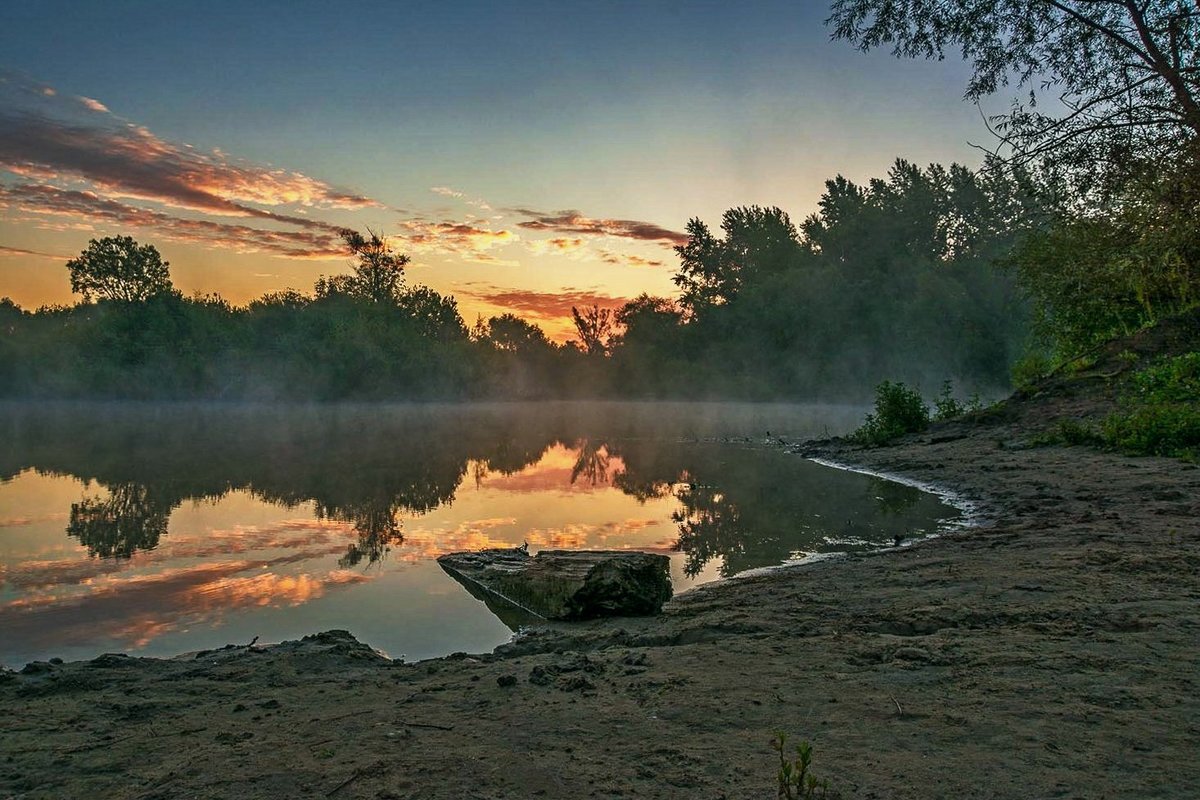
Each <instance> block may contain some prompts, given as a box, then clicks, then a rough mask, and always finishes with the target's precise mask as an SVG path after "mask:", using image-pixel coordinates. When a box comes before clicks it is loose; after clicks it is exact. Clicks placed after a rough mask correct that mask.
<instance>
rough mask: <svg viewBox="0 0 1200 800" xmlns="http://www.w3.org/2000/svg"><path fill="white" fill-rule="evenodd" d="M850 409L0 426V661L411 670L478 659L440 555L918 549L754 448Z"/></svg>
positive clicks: (844, 425)
mask: <svg viewBox="0 0 1200 800" xmlns="http://www.w3.org/2000/svg"><path fill="white" fill-rule="evenodd" d="M862 413H863V410H862V409H859V408H853V407H845V406H817V405H808V406H798V405H784V404H728V403H615V402H600V403H528V404H481V405H399V404H397V405H391V404H386V405H325V406H294V407H282V408H281V407H277V406H271V407H267V406H254V405H141V404H104V405H94V404H88V405H80V404H59V405H49V406H30V405H10V406H7V407H3V408H2V409H0V435H2V438H3V441H4V442H5V443H6V444H5V447H4V448H3V450H2V451H0V663H5V664H9V665H19V664H21V663H24V662H25V661H28V660H30V659H34V658H48V657H51V656H61V657H65V658H86V657H91V656H94V655H96V654H98V653H100V652H104V651H113V650H121V651H135V652H138V653H141V654H151V655H173V654H177V653H180V652H185V651H189V650H196V649H201V648H205V647H215V646H220V645H223V644H226V643H229V642H247V641H250V640H251V639H252V638H254V637H255V636H259V637H260V638H261V640H262V641H267V642H269V641H278V640H281V639H284V638H294V637H298V636H302V635H305V634H307V633H312V632H314V631H317V630H324V629H329V628H346V629H349V630H350V631H352V632H353V633H354V634H355V635H357V636H359V637H360V638H361V639H363V640H364V641H367V642H369V643H371V644H372V645H374V646H376V647H379V648H381V649H382V650H384V651H385V652H388V653H389V654H390V655H393V656H396V657H399V656H405V657H407V658H409V659H413V658H424V657H429V656H434V655H440V654H446V653H449V652H454V651H458V650H467V651H486V650H488V649H490V648H492V647H494V646H495V645H497V644H500V643H501V642H503V641H505V640H507V639H508V638H509V637H510V636H511V633H512V630H511V629H512V628H513V627H515V626H516V625H517V624H519V623H520V622H521V621H520V620H513V619H503V620H502V619H499V618H497V617H496V616H494V615H493V614H492V613H491V612H490V611H488V609H487V608H486V607H485V606H484V605H483V604H482V603H480V602H479V601H477V600H475V599H474V598H472V597H471V596H470V595H469V594H467V593H466V592H465V591H464V590H463V589H462V587H460V586H459V585H458V584H457V583H455V582H454V581H453V580H452V579H450V578H449V577H448V576H447V575H445V574H444V573H443V572H442V571H441V569H440V568H438V566H437V565H436V562H435V561H434V559H435V558H436V556H438V555H440V554H442V553H446V552H452V551H455V550H474V549H479V548H483V547H510V546H516V545H519V544H522V543H523V542H525V543H528V544H529V545H530V548H531V550H534V551H536V550H539V549H563V548H566V549H631V550H643V551H651V552H662V553H666V554H668V555H670V557H671V559H672V579H673V582H674V585H675V590H676V592H679V591H684V590H686V589H687V588H689V587H690V586H693V585H695V584H697V583H700V582H705V581H709V580H713V579H715V578H718V577H724V576H731V575H734V574H737V573H738V572H741V571H743V570H746V569H751V568H756V567H762V566H769V565H772V564H778V563H780V562H782V561H785V560H788V559H791V558H794V557H797V556H799V555H803V554H806V553H812V552H819V551H829V550H846V549H857V548H868V547H876V546H879V545H880V544H885V543H888V544H890V543H891V542H892V541H893V540H894V539H895V538H896V537H916V536H920V535H923V534H924V533H927V532H931V531H933V530H934V529H935V528H936V527H937V526H938V524H939V520H945V519H947V518H951V517H953V516H954V515H955V512H954V510H953V509H950V508H949V507H947V506H945V505H943V504H942V503H941V502H940V501H938V500H937V499H936V498H934V497H932V496H930V495H927V494H923V493H921V492H919V491H917V490H915V489H912V488H909V487H905V486H900V485H898V484H893V483H889V482H886V481H881V480H878V479H874V478H869V477H865V476H861V475H854V474H849V473H845V472H841V471H837V470H832V469H829V468H825V467H820V466H817V465H814V464H812V463H810V462H807V461H805V460H803V459H801V458H799V457H797V456H794V455H790V454H787V453H784V452H782V451H781V450H780V449H778V448H771V447H768V446H767V445H766V442H767V440H768V439H769V440H771V441H776V440H778V439H780V438H783V439H786V440H789V441H794V440H798V439H801V438H805V437H811V436H823V435H827V434H837V433H843V432H845V431H846V430H848V429H849V428H851V427H853V426H854V425H855V424H857V422H858V421H859V420H860V419H861V415H862Z"/></svg>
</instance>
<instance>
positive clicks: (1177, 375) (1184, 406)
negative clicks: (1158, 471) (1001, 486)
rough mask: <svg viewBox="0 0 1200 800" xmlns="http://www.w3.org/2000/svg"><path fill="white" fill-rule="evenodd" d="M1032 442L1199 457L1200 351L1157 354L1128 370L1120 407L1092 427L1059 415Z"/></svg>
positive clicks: (1138, 453) (1134, 452) (1192, 458)
mask: <svg viewBox="0 0 1200 800" xmlns="http://www.w3.org/2000/svg"><path fill="white" fill-rule="evenodd" d="M1032 443H1033V444H1034V445H1035V446H1045V445H1056V444H1064V445H1085V446H1092V447H1107V448H1111V449H1114V450H1118V451H1120V452H1122V453H1126V454H1128V455H1154V456H1170V457H1175V458H1183V459H1188V460H1193V461H1194V460H1196V459H1197V457H1200V353H1187V354H1185V355H1181V356H1175V357H1171V358H1162V359H1159V360H1157V361H1155V362H1154V363H1153V364H1151V365H1150V366H1149V367H1147V368H1145V369H1143V370H1141V371H1139V372H1136V373H1134V374H1133V375H1132V376H1131V377H1130V379H1129V380H1128V383H1127V385H1126V387H1125V390H1124V392H1123V394H1122V396H1121V400H1120V408H1119V409H1118V410H1117V411H1115V412H1113V413H1112V414H1110V415H1108V417H1106V418H1105V419H1104V421H1103V422H1102V424H1101V425H1100V426H1099V428H1095V427H1092V426H1089V425H1087V424H1085V423H1083V422H1080V421H1078V420H1062V421H1060V422H1059V423H1058V425H1056V426H1055V427H1054V428H1053V429H1051V430H1050V431H1048V432H1046V433H1044V434H1042V435H1040V436H1037V437H1035V438H1034V440H1033V442H1032Z"/></svg>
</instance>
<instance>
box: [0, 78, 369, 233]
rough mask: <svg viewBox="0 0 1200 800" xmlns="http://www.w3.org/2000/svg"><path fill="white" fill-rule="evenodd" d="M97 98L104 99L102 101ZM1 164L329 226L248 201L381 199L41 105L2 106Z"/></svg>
mask: <svg viewBox="0 0 1200 800" xmlns="http://www.w3.org/2000/svg"><path fill="white" fill-rule="evenodd" d="M88 99H90V98H88ZM91 103H94V104H95V105H96V106H101V107H102V104H100V103H99V102H98V101H94V100H92V101H91ZM83 104H84V105H85V106H88V104H87V102H83ZM88 107H89V108H91V109H92V110H98V109H96V108H95V107H94V106H88ZM110 120H112V121H110ZM0 169H5V170H8V171H10V172H14V173H16V174H21V175H38V176H42V177H46V176H53V177H55V178H68V177H69V178H76V179H82V180H85V181H88V182H90V183H92V184H93V185H94V186H95V187H97V188H100V189H103V190H104V191H105V192H106V193H107V194H109V195H112V196H117V197H129V198H135V199H139V200H151V201H155V202H159V203H163V204H164V205H168V206H175V207H178V208H187V209H191V210H193V211H202V212H204V213H207V214H218V215H222V216H236V217H259V218H262V219H274V220H277V221H280V222H287V223H290V224H293V225H299V226H301V227H322V226H324V223H320V222H316V221H314V220H310V219H307V218H304V217H297V216H294V215H286V214H278V213H275V212H271V211H265V210H262V209H258V208H254V207H252V206H249V205H247V203H257V204H261V205H268V206H280V205H302V206H320V207H325V208H362V207H368V206H378V205H379V204H378V203H377V202H375V201H374V200H371V199H370V198H367V197H362V196H359V195H354V194H349V193H346V192H341V191H338V190H336V189H334V188H333V187H331V186H329V185H328V184H326V183H324V182H323V181H319V180H317V179H315V178H311V177H309V176H307V175H303V174H301V173H299V172H289V171H287V170H281V169H272V168H268V167H262V166H258V165H254V164H249V163H242V162H233V161H231V160H230V159H229V158H228V157H227V156H225V154H223V153H221V152H220V151H214V152H212V153H202V152H200V151H198V150H196V149H194V148H192V147H189V146H187V145H176V144H172V143H170V142H167V141H165V140H163V139H160V138H158V137H157V136H155V135H154V134H153V133H151V132H150V131H149V130H148V129H147V128H145V127H143V126H140V125H134V124H130V123H125V122H119V121H115V118H110V117H103V118H100V119H99V120H97V118H96V117H94V116H93V117H89V118H88V119H87V120H84V121H83V122H71V121H67V120H65V119H61V118H53V117H51V116H47V115H46V114H44V113H42V111H40V110H39V111H23V112H22V111H17V110H6V111H3V112H0Z"/></svg>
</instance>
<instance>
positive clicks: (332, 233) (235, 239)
mask: <svg viewBox="0 0 1200 800" xmlns="http://www.w3.org/2000/svg"><path fill="white" fill-rule="evenodd" d="M8 207H16V208H19V209H21V210H22V211H25V212H29V213H33V214H38V215H44V216H53V217H65V218H69V219H70V223H69V224H68V227H71V228H79V227H81V226H85V227H86V228H87V229H90V225H92V224H101V225H111V226H115V227H120V228H130V227H133V228H144V229H152V230H155V231H157V232H159V233H160V234H162V235H163V236H165V237H167V238H169V239H171V240H173V241H177V242H185V243H193V244H204V245H208V246H212V247H220V248H224V249H227V250H235V251H237V252H242V253H269V254H271V255H277V256H288V257H290V258H318V259H328V258H344V257H345V256H346V249H345V246H344V244H343V243H342V240H341V237H340V235H339V234H338V233H337V230H336V229H332V228H331V229H329V230H303V231H283V230H267V229H265V228H253V227H250V226H248V225H237V224H231V223H224V222H213V221H211V220H202V219H188V218H184V217H177V216H173V215H171V214H165V213H163V212H161V211H152V210H150V209H145V208H138V207H136V206H132V205H129V204H127V203H122V202H119V201H117V200H109V199H106V198H103V197H100V196H99V195H98V194H96V193H94V192H86V191H78V190H74V189H59V188H57V187H55V186H49V185H45V184H42V185H35V184H19V185H17V186H11V187H6V186H2V185H0V208H8ZM41 227H44V228H54V227H55V226H54V225H52V224H49V223H45V222H44V221H43V222H42V223H41ZM36 255H48V254H36Z"/></svg>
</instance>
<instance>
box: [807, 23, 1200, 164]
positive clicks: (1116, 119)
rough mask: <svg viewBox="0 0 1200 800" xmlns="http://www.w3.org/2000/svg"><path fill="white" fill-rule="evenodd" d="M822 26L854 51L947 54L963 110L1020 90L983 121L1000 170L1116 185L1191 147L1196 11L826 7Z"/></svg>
mask: <svg viewBox="0 0 1200 800" xmlns="http://www.w3.org/2000/svg"><path fill="white" fill-rule="evenodd" d="M828 22H829V24H830V25H831V26H832V28H833V35H834V37H835V38H837V39H845V40H849V41H851V42H853V43H855V44H857V45H858V46H859V47H860V48H862V49H863V50H870V49H874V48H877V47H891V49H892V52H893V53H894V54H896V55H897V56H901V57H909V58H936V59H941V58H943V57H944V56H945V55H946V54H947V53H952V52H954V51H957V52H958V53H960V54H961V55H962V57H963V58H964V59H965V60H967V61H968V62H969V63H970V64H971V67H972V69H973V73H972V76H971V79H970V81H969V83H968V84H967V89H966V97H967V99H969V100H980V99H982V98H984V97H986V96H988V95H992V94H994V93H996V92H998V91H1000V90H1001V89H1003V88H1004V87H1012V88H1013V89H1019V90H1022V93H1023V94H1024V98H1023V99H1019V100H1016V101H1014V102H1013V105H1012V106H1011V108H1010V110H1009V111H1008V112H1007V113H1004V114H1000V115H998V116H996V117H993V118H992V121H993V123H994V124H995V131H996V133H997V134H998V135H999V136H1000V143H999V144H1000V146H999V147H998V148H996V149H997V150H998V151H999V152H1002V153H1003V154H1004V155H1005V157H1006V158H1009V159H1014V160H1017V161H1030V160H1035V161H1040V162H1048V163H1051V164H1054V165H1056V166H1058V167H1061V168H1063V169H1064V170H1065V171H1068V172H1071V173H1074V174H1076V175H1078V176H1082V177H1089V176H1091V177H1094V176H1095V175H1097V174H1098V173H1097V170H1096V169H1095V168H1096V167H1099V168H1100V169H1101V171H1102V173H1101V174H1110V175H1111V174H1113V171H1114V170H1115V171H1116V173H1117V174H1118V176H1119V175H1120V173H1123V172H1124V171H1125V170H1126V169H1127V168H1128V167H1129V166H1130V165H1147V164H1153V163H1154V162H1156V161H1161V160H1163V159H1167V160H1175V159H1177V158H1178V157H1179V156H1180V155H1181V154H1182V153H1183V152H1184V150H1185V149H1186V148H1187V147H1188V146H1189V143H1192V142H1195V141H1196V140H1197V139H1198V138H1200V0H834V2H833V6H832V13H831V16H830V17H829V20H828Z"/></svg>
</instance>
